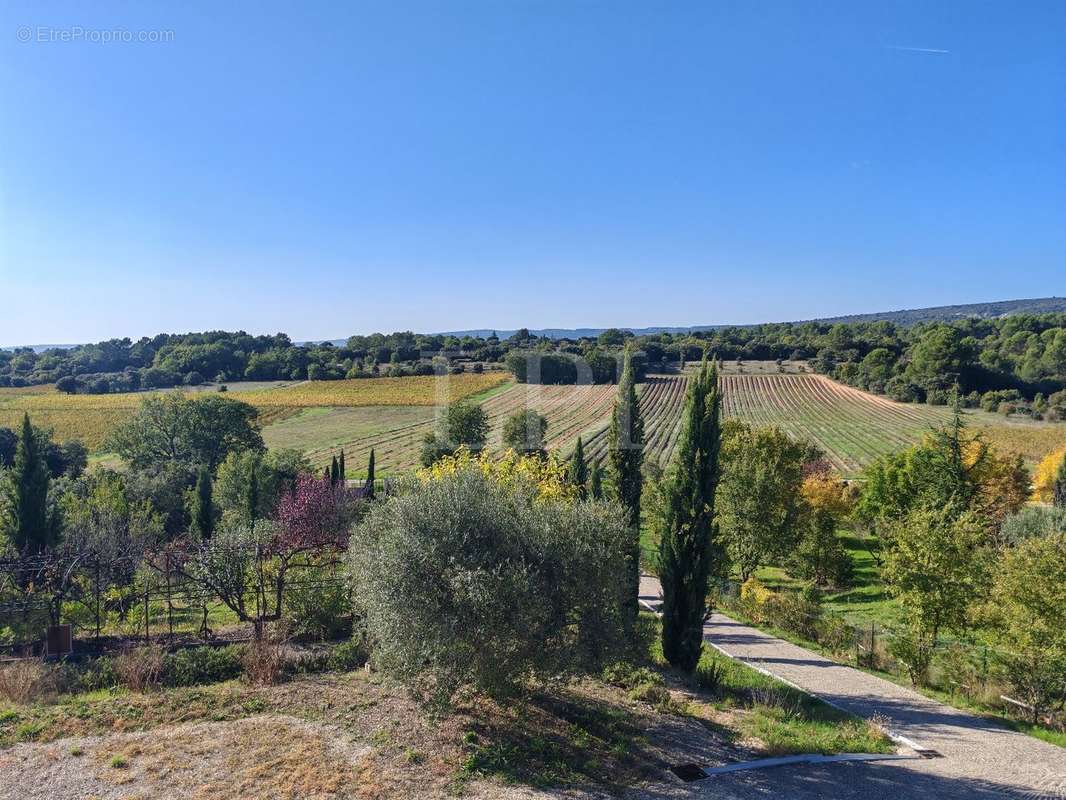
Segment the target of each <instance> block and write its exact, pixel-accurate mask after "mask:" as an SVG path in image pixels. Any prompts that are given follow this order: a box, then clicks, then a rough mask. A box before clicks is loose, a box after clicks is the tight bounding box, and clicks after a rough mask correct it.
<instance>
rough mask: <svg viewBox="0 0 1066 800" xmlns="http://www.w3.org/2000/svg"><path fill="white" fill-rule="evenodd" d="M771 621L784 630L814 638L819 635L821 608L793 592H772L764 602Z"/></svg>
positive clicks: (805, 637) (806, 637)
mask: <svg viewBox="0 0 1066 800" xmlns="http://www.w3.org/2000/svg"><path fill="white" fill-rule="evenodd" d="M764 608H765V611H766V616H767V618H768V619H769V621H770V623H771V624H773V625H775V626H777V627H778V628H781V629H782V630H785V631H788V632H789V633H794V634H796V635H797V636H802V637H803V638H804V639H810V640H814V639H816V638H817V637H818V620H819V619H820V618H821V611H822V610H821V608H820V607H819V606H818V604H817V603H812V602H810V601H809V600H804V599H803V598H802V597H800V596H799V595H798V594H794V593H792V592H780V593H774V594H771V595H770V597H769V598H768V599H767V600H766V602H765V603H764Z"/></svg>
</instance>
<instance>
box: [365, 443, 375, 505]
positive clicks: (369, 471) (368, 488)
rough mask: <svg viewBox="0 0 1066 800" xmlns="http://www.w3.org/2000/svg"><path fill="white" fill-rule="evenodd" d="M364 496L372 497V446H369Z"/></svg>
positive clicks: (371, 498)
mask: <svg viewBox="0 0 1066 800" xmlns="http://www.w3.org/2000/svg"><path fill="white" fill-rule="evenodd" d="M366 498H367V499H368V500H373V499H374V448H373V447H371V448H370V460H369V461H368V462H367V465H366Z"/></svg>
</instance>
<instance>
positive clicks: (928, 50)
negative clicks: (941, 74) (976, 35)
mask: <svg viewBox="0 0 1066 800" xmlns="http://www.w3.org/2000/svg"><path fill="white" fill-rule="evenodd" d="M888 49H889V50H905V51H906V52H908V53H933V54H934V55H938V56H946V55H950V54H951V51H950V50H938V49H936V48H934V47H904V46H903V45H898V44H890V45H888Z"/></svg>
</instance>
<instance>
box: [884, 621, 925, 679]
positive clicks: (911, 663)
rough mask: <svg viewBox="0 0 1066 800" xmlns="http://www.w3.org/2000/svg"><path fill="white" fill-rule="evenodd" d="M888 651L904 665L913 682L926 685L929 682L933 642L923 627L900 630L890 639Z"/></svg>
mask: <svg viewBox="0 0 1066 800" xmlns="http://www.w3.org/2000/svg"><path fill="white" fill-rule="evenodd" d="M888 652H889V653H891V654H892V656H893V657H894V658H895V659H896V660H897V661H899V662H900V663H901V664H902V665H903V666H904V668H905V669H906V670H907V675H908V676H909V677H910V679H911V683H912V684H914V685H915V686H925V685H926V684H927V683H928V682H929V664H930V662H932V660H933V642H932V639H931V638H930V637H929V636H928V635H927V634H926V632H925V631H923V630H921V629H908V630H903V631H900V632H899V633H897V634H896V635H895V636H894V637H892V639H890V640H889V643H888Z"/></svg>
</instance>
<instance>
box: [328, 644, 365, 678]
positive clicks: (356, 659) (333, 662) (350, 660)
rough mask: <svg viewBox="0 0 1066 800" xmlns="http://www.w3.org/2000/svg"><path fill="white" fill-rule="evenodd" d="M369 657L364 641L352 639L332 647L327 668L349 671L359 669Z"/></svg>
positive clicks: (334, 670) (336, 670) (335, 670)
mask: <svg viewBox="0 0 1066 800" xmlns="http://www.w3.org/2000/svg"><path fill="white" fill-rule="evenodd" d="M368 659H369V652H368V650H367V646H366V642H364V641H363V640H362V639H361V638H360V639H352V640H350V641H347V642H344V643H343V644H339V645H337V646H336V647H334V648H333V649H332V650H331V651H330V653H329V660H328V661H327V662H326V664H327V668H328V669H329V670H330V671H332V672H351V671H352V670H353V669H359V668H360V667H361V666H363V665H364V664H365V663H366V662H367V660H368Z"/></svg>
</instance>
